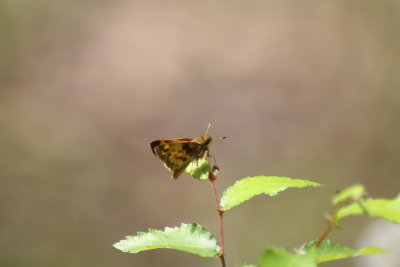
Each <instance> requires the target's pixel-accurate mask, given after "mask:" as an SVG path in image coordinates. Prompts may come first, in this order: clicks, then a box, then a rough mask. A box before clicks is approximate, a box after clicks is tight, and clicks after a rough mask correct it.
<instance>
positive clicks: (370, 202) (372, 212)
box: [336, 195, 400, 223]
mask: <svg viewBox="0 0 400 267" xmlns="http://www.w3.org/2000/svg"><path fill="white" fill-rule="evenodd" d="M350 215H368V216H370V217H373V218H374V217H380V218H383V219H385V220H387V221H389V222H393V223H400V195H399V196H398V197H397V198H394V199H378V198H377V199H373V198H368V199H365V200H360V201H358V202H355V203H352V204H350V205H347V206H345V207H343V208H341V209H339V210H338V212H337V215H336V220H337V221H339V220H341V219H343V218H345V217H347V216H350Z"/></svg>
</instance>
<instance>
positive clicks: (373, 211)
mask: <svg viewBox="0 0 400 267" xmlns="http://www.w3.org/2000/svg"><path fill="white" fill-rule="evenodd" d="M216 170H217V168H216V167H214V168H211V167H210V166H209V165H208V162H207V161H206V160H199V161H198V162H194V163H192V164H191V165H189V166H188V168H187V169H186V172H187V173H188V174H189V175H191V176H192V177H194V178H196V179H201V180H209V181H210V183H211V185H212V191H213V195H214V198H215V202H216V206H217V212H218V216H219V226H220V227H219V229H220V233H219V234H220V240H219V243H218V242H217V240H216V239H215V238H214V236H213V235H212V234H211V233H210V232H209V231H208V230H207V229H206V228H205V227H203V226H200V225H198V224H196V223H192V224H182V225H181V226H179V227H175V228H168V227H167V228H165V230H163V231H161V230H156V229H150V230H149V231H148V232H139V233H137V235H135V236H127V237H126V239H124V240H121V241H119V242H117V243H115V244H114V247H115V248H117V249H119V250H121V251H123V252H129V253H137V252H140V251H144V250H150V249H156V248H170V249H176V250H181V251H185V252H189V253H193V254H197V255H199V256H201V257H219V258H220V261H221V266H222V267H226V266H227V265H226V262H225V250H224V247H225V245H224V225H223V215H224V213H225V212H227V211H228V210H230V209H231V208H233V207H235V206H237V205H239V204H241V203H243V202H245V201H246V200H249V199H250V198H252V197H254V196H256V195H259V194H266V195H269V196H276V195H277V194H278V193H279V192H281V191H283V190H286V189H287V188H290V187H293V188H304V187H318V186H321V184H319V183H315V182H312V181H308V180H302V179H293V178H288V177H276V176H256V177H246V178H243V179H241V180H239V181H237V182H236V183H235V184H234V185H233V186H231V187H229V188H228V189H226V190H225V192H224V193H223V195H222V198H221V200H219V198H218V195H217V190H216V186H215V180H216ZM332 204H333V205H334V207H335V208H334V212H333V214H332V215H330V216H329V218H328V224H327V227H326V229H325V230H324V231H323V233H322V234H321V235H320V237H319V238H318V239H317V240H313V241H311V242H308V243H306V244H304V245H302V246H301V247H300V248H298V249H297V250H296V251H295V252H288V251H286V250H284V249H282V248H274V247H270V248H267V249H266V250H265V251H264V252H263V254H262V255H261V257H260V258H259V260H258V263H257V264H256V265H242V266H241V267H256V266H257V267H289V266H296V267H313V266H317V264H318V263H322V262H327V261H332V260H337V259H343V258H349V257H356V256H361V255H367V254H378V253H385V252H386V250H384V249H381V248H376V247H365V248H362V249H359V250H356V249H352V248H349V247H345V246H342V245H340V244H339V243H332V242H330V241H329V240H326V238H327V236H328V234H329V233H330V231H331V230H332V229H333V228H334V227H336V226H338V224H339V222H340V221H341V220H342V219H344V218H346V217H348V216H351V215H368V216H370V217H380V218H383V219H386V220H388V221H390V222H393V223H400V196H398V197H397V198H395V199H392V200H389V199H373V198H369V197H366V194H365V189H364V187H363V186H362V185H355V186H351V187H349V188H347V189H345V190H343V191H342V192H340V193H338V194H337V195H336V196H334V198H333V200H332Z"/></svg>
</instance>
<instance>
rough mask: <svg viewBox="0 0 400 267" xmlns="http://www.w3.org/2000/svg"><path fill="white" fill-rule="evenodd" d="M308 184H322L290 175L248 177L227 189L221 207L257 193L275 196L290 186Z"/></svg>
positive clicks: (223, 207)
mask: <svg viewBox="0 0 400 267" xmlns="http://www.w3.org/2000/svg"><path fill="white" fill-rule="evenodd" d="M307 186H313V187H316V186H321V184H319V183H315V182H311V181H308V180H302V179H293V178H288V177H277V176H255V177H246V178H243V179H241V180H239V181H237V182H236V183H235V184H234V185H233V186H231V187H229V188H228V189H227V190H225V192H224V194H223V196H222V199H221V207H222V209H223V210H229V209H231V208H233V207H234V206H237V205H239V204H240V203H242V202H244V201H246V200H249V199H250V198H252V197H254V196H256V195H260V194H267V195H269V196H275V195H277V194H278V193H279V192H280V191H283V190H285V189H287V188H289V187H296V188H303V187H307Z"/></svg>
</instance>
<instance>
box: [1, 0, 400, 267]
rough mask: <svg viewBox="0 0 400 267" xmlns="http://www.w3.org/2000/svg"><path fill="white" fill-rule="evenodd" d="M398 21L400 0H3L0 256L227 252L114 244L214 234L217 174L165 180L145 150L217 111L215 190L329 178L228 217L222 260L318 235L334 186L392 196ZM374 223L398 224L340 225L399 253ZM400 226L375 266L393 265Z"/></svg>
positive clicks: (53, 258)
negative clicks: (154, 233)
mask: <svg viewBox="0 0 400 267" xmlns="http://www.w3.org/2000/svg"><path fill="white" fill-rule="evenodd" d="M399 25H400V4H399V1H373V0H356V1H344V0H343V1H342V0H340V1H294V0H285V1H282V0H273V1H235V0H234V1H217V2H216V1H177V0H175V1H168V2H162V1H120V0H118V1H94V0H86V1H66V0H65V1H62V0H59V1H44V0H36V1H31V0H19V1H16V0H0V90H1V91H0V127H1V128H0V129H1V131H0V179H1V180H0V182H1V184H0V216H1V217H0V266H30V267H39V266H40V267H43V266H74V267H80V266H82V267H83V266H85V267H86V266H96V267H103V266H145V267H147V266H175V267H180V266H182V267H183V266H192V267H200V266H216V267H217V266H220V263H219V261H218V259H202V258H200V257H197V256H195V255H190V254H186V253H183V252H176V251H172V250H154V251H148V252H144V253H139V254H124V253H121V252H120V251H118V250H116V249H114V248H113V247H112V244H113V243H114V242H116V241H118V240H120V239H122V238H123V237H124V236H125V235H127V234H134V233H135V232H137V231H147V229H148V228H149V227H152V228H161V229H162V228H164V227H165V226H176V225H179V224H180V223H181V222H187V223H190V222H197V223H200V224H202V225H204V226H206V227H208V228H209V229H210V230H211V231H212V232H213V233H215V234H217V232H218V227H217V225H218V222H217V215H216V213H215V206H214V202H213V198H212V193H211V190H210V186H209V184H208V182H206V181H205V182H204V181H203V182H200V181H196V180H193V179H190V178H189V177H188V176H187V175H186V174H185V175H183V176H182V177H181V178H180V179H179V180H177V181H172V180H171V179H170V178H169V177H170V174H169V173H168V171H167V170H166V169H164V167H163V166H162V164H161V163H160V162H159V160H157V159H156V158H155V157H154V156H153V155H152V153H151V151H150V148H149V143H150V142H151V141H153V140H155V139H160V138H177V137H196V136H198V135H200V134H203V133H204V131H205V129H206V127H207V124H208V123H209V122H211V123H212V128H211V130H210V133H211V134H212V135H214V136H216V137H217V136H228V139H226V140H220V139H216V140H215V141H214V143H213V145H212V147H211V153H212V154H213V155H214V156H215V157H216V159H217V162H218V164H219V166H220V168H221V172H220V176H219V180H218V183H217V186H218V189H219V192H220V194H221V193H222V191H223V189H224V188H226V187H228V186H229V185H231V184H233V183H234V182H235V181H236V180H238V179H240V178H243V177H245V176H253V175H258V174H264V175H279V176H289V177H294V178H304V179H310V180H313V181H316V182H320V183H323V184H324V185H325V187H323V188H318V189H301V190H295V189H290V190H288V191H286V192H283V193H281V194H280V196H279V197H275V198H271V197H267V196H263V197H256V198H254V199H252V200H251V201H249V202H247V203H245V204H243V205H241V206H238V207H237V208H235V209H233V210H232V211H230V212H229V213H227V214H226V217H225V218H226V219H225V225H226V229H225V231H226V254H227V256H226V257H227V263H228V266H238V265H240V264H243V263H256V262H257V258H258V256H259V255H260V254H261V252H262V251H263V249H264V248H265V247H266V246H267V245H276V246H282V247H285V248H286V249H288V250H291V249H292V248H295V247H299V246H300V245H301V244H302V243H303V242H306V241H310V240H312V239H315V238H316V237H318V235H319V234H320V233H321V231H322V230H323V228H324V226H325V220H324V214H325V213H326V212H330V211H331V205H330V199H331V197H332V195H333V194H334V192H335V191H336V190H337V189H340V188H344V187H347V186H349V185H352V184H355V183H362V184H364V185H365V186H366V187H367V189H368V191H369V193H370V195H371V196H374V197H382V198H393V197H395V196H396V195H397V194H398V193H399V191H400V190H399V188H400V180H399V178H398V175H399V172H400V164H399V160H400V154H399V152H400V138H399V136H400V124H399V115H400V91H399V86H400V75H399V72H400V49H399V48H400V32H399ZM374 222H379V223H380V226H379V227H378V233H380V234H378V235H379V237H380V238H381V237H384V235H383V234H382V232H381V231H379V229H383V228H387V227H392V226H393V225H392V224H390V223H387V222H384V221H381V220H371V219H368V218H366V217H354V218H348V219H346V220H344V221H343V224H342V225H343V229H342V230H338V231H334V232H333V233H332V235H331V236H330V238H331V240H333V241H338V242H341V243H342V244H344V245H348V246H352V247H355V248H360V247H362V246H367V245H381V246H382V247H385V248H389V249H390V248H391V247H390V246H391V245H390V244H386V243H385V242H383V243H382V244H380V243H379V244H378V238H374V237H373V238H372V239H371V240H370V241H368V242H369V243H365V242H367V241H364V240H365V236H367V234H368V233H370V232H369V231H368V229H370V228H371V227H372V226H373V225H372V226H371V224H373V223H374ZM399 228H400V227H398V226H396V227H392V228H390V229H394V230H393V231H391V232H389V233H388V234H387V236H394V235H395V234H397V235H400V234H399ZM375 239H376V242H374V240H375ZM360 240H363V241H362V242H361V241H360ZM398 240H400V238H397V244H392V247H393V248H392V253H391V254H388V255H387V256H386V258H379V259H380V260H379V262H381V263H385V264H383V265H380V266H385V267H392V266H393V267H394V266H399V261H400V259H399V258H400V256H399V255H400V254H399V253H397V254H396V252H395V251H393V250H395V249H396V248H397V249H399V247H400V243H399V241H398ZM368 257H369V256H368ZM368 257H367V259H368ZM371 259H372V258H371ZM368 262H372V261H368V260H367V263H365V262H364V263H360V261H359V260H357V259H350V260H341V261H336V262H333V263H328V264H323V266H327V267H328V266H329V267H333V266H363V267H365V266H367V264H368ZM371 266H378V265H371Z"/></svg>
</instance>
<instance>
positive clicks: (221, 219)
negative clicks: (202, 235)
mask: <svg viewBox="0 0 400 267" xmlns="http://www.w3.org/2000/svg"><path fill="white" fill-rule="evenodd" d="M216 179H217V178H216V177H215V175H214V174H213V173H212V172H209V173H208V180H209V181H210V183H211V188H212V191H213V194H214V199H215V203H216V204H217V212H218V215H219V236H220V245H221V252H220V253H219V258H220V260H221V266H222V267H226V263H225V243H224V210H222V209H221V205H220V203H219V198H218V194H217V187H216V186H215V180H216Z"/></svg>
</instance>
